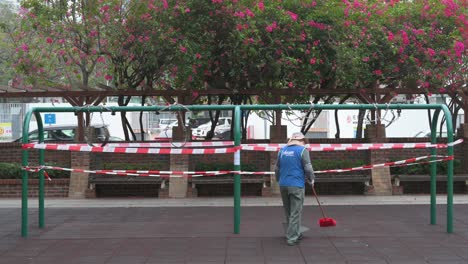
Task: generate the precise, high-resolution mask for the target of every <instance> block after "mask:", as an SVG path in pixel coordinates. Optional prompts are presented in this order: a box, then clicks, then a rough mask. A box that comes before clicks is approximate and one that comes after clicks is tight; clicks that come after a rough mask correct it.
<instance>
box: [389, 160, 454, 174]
mask: <svg viewBox="0 0 468 264" xmlns="http://www.w3.org/2000/svg"><path fill="white" fill-rule="evenodd" d="M447 164H448V163H447V162H436V168H437V174H446V173H447ZM430 171H431V165H430V163H424V164H414V165H410V166H399V167H391V168H390V173H391V174H406V175H424V174H429V173H430ZM453 172H454V173H455V174H457V173H461V172H462V166H461V161H460V160H458V159H455V160H454V161H453Z"/></svg>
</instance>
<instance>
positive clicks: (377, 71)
mask: <svg viewBox="0 0 468 264" xmlns="http://www.w3.org/2000/svg"><path fill="white" fill-rule="evenodd" d="M374 74H375V75H382V71H381V70H375V71H374Z"/></svg>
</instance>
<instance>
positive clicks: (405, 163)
mask: <svg viewBox="0 0 468 264" xmlns="http://www.w3.org/2000/svg"><path fill="white" fill-rule="evenodd" d="M432 157H434V158H438V159H435V160H429V161H425V162H420V161H421V160H425V159H428V158H432ZM453 159H454V157H453V156H438V155H434V156H421V157H417V158H411V159H406V160H399V161H392V162H385V163H379V164H372V165H364V166H359V167H353V168H346V169H333V170H321V171H315V172H314V173H340V172H348V171H360V170H371V169H375V168H382V167H397V166H409V165H415V164H421V163H432V162H440V161H447V160H453Z"/></svg>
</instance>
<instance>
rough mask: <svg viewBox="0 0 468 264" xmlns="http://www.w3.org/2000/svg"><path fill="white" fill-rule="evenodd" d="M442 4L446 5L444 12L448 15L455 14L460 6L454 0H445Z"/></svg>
mask: <svg viewBox="0 0 468 264" xmlns="http://www.w3.org/2000/svg"><path fill="white" fill-rule="evenodd" d="M442 4H443V5H445V10H444V13H445V16H446V17H450V16H452V15H454V14H455V13H456V12H457V10H458V8H459V7H458V5H457V4H456V3H455V2H454V1H453V0H443V1H442Z"/></svg>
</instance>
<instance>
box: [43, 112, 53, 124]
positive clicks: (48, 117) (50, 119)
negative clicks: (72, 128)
mask: <svg viewBox="0 0 468 264" xmlns="http://www.w3.org/2000/svg"><path fill="white" fill-rule="evenodd" d="M44 123H45V124H47V125H52V124H55V114H45V115H44Z"/></svg>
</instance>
